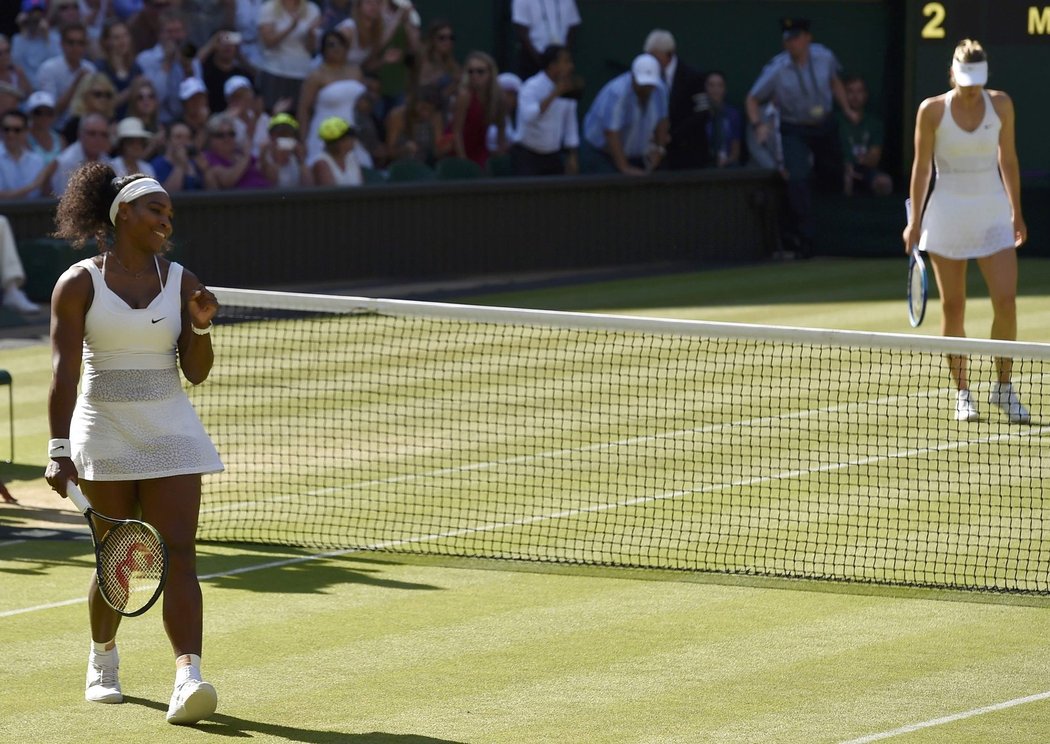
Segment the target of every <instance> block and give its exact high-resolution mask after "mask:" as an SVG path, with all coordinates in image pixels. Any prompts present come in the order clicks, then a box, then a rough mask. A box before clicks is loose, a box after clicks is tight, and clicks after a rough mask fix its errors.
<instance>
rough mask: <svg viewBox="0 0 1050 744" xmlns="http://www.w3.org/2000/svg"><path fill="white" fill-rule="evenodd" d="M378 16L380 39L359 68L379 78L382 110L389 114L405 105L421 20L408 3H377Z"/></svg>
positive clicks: (381, 0)
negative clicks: (380, 29) (397, 107)
mask: <svg viewBox="0 0 1050 744" xmlns="http://www.w3.org/2000/svg"><path fill="white" fill-rule="evenodd" d="M362 2H363V0H362ZM379 16H380V22H381V25H382V29H383V32H382V37H381V38H380V40H379V43H378V44H373V46H372V53H371V54H370V55H369V56H368V58H366V59H365V61H364V62H363V63H362V65H361V67H362V69H363V70H364V71H365V72H366V73H372V74H374V75H375V76H376V77H377V78H378V79H379V95H380V100H381V101H382V106H383V110H384V111H390V110H391V109H392V108H394V106H398V105H400V104H401V103H403V102H404V100H405V95H406V94H407V93H408V89H409V87H410V85H409V83H410V80H411V77H412V69H411V64H410V60H412V59H413V58H414V57H415V55H416V54H418V53H419V48H420V42H419V24H420V17H419V13H418V12H416V10H415V8H413V7H412V3H411V1H410V0H379Z"/></svg>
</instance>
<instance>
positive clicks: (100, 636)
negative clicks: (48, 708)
mask: <svg viewBox="0 0 1050 744" xmlns="http://www.w3.org/2000/svg"><path fill="white" fill-rule="evenodd" d="M80 487H81V490H83V492H84V495H85V496H86V497H87V499H88V501H89V502H90V503H91V506H92V508H94V509H95V510H96V511H98V512H99V513H100V514H104V515H106V516H107V517H112V518H113V519H130V518H133V517H137V516H138V497H137V488H136V483H135V481H86V480H81V481H80ZM95 530H96V534H97V536H98V537H99V538H100V539H101V537H102V536H103V535H104V534H105V533H106V532H107V531H108V530H109V525H108V524H106V523H103V522H98V523H96V525H95ZM88 616H89V617H90V620H91V651H90V652H89V654H88V668H87V679H86V681H85V685H84V697H85V699H87V700H90V701H92V702H96V703H119V702H123V700H124V695H123V693H122V691H121V688H120V679H119V676H118V671H119V668H120V657H119V656H118V654H117V629H118V628H119V627H120V619H121V617H122V616H121V615H120V613H118V612H117V611H116V610H114V609H113V608H112V607H110V606H109V605H108V604H106V600H104V599H103V598H102V595H101V593H99V590H98V581H97V580H96V578H95V575H94V574H92V575H91V585H90V587H89V588H88Z"/></svg>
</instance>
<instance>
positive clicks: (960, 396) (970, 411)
mask: <svg viewBox="0 0 1050 744" xmlns="http://www.w3.org/2000/svg"><path fill="white" fill-rule="evenodd" d="M980 417H981V414H979V413H978V412H977V404H976V403H974V401H973V396H972V395H971V394H970V391H969V390H959V391H957V392H956V393H955V420H956V421H976V420H977V419H979V418H980Z"/></svg>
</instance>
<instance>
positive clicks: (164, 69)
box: [135, 0, 204, 126]
mask: <svg viewBox="0 0 1050 744" xmlns="http://www.w3.org/2000/svg"><path fill="white" fill-rule="evenodd" d="M150 1H151V2H156V0H150ZM161 21H162V23H161V27H160V36H159V37H158V40H157V43H156V44H155V45H154V46H152V47H150V48H149V49H146V50H145V51H142V52H139V54H138V56H137V57H136V58H135V61H136V62H138V64H139V66H140V67H141V68H142V73H143V74H144V75H145V76H146V77H148V78H149V80H150V82H151V83H153V89H154V90H155V91H157V101H158V103H159V105H160V109H159V111H160V123H161V124H163V125H165V126H167V125H168V124H170V123H171V122H173V121H176V120H178V119H180V118H184V116H183V112H182V97H181V96H180V86H181V85H182V83H183V82H184V81H185V80H188V79H190V78H194V77H195V78H198V79H201V77H202V75H203V74H204V73H203V70H202V69H201V64H200V62H199V61H197V59H195V57H194V55H195V54H196V49H195V48H194V47H193V46H192V45H189V44H187V43H186V25H185V23H183V20H182V18H181V16H179V15H177V14H175V13H166V14H165V15H164V16H162V19H161ZM201 87H202V88H203V87H204V86H203V83H202V85H201Z"/></svg>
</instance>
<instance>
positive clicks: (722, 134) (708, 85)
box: [704, 71, 744, 168]
mask: <svg viewBox="0 0 1050 744" xmlns="http://www.w3.org/2000/svg"><path fill="white" fill-rule="evenodd" d="M704 92H705V93H706V94H707V101H708V104H709V105H710V107H711V108H710V110H709V112H708V114H709V117H708V120H707V145H708V148H709V150H710V153H711V163H712V165H714V166H715V167H716V168H726V167H729V166H733V165H740V150H741V144H742V141H743V137H744V126H743V124H744V120H743V116H742V115H741V113H740V109H738V108H737V107H735V106H733V105H731V104H729V103H726V78H725V75H723V74H722V73H721V72H718V71H712V72H709V73H707V77H706V78H705V79H704Z"/></svg>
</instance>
